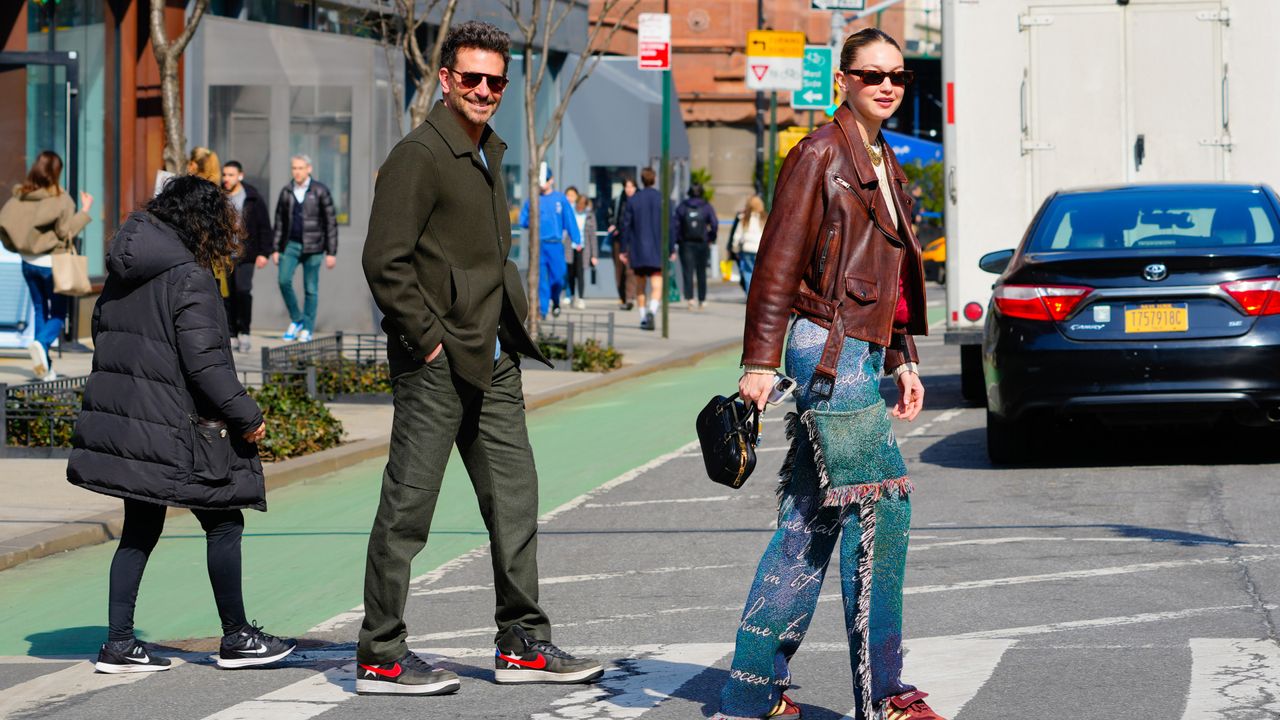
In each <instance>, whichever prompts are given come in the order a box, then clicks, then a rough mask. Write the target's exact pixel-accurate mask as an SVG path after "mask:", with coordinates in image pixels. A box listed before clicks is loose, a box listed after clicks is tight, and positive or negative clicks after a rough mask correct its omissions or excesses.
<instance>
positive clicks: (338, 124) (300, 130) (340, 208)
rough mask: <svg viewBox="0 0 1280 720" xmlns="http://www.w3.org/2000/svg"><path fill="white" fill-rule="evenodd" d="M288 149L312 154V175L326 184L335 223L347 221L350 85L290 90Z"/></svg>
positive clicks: (348, 207)
mask: <svg viewBox="0 0 1280 720" xmlns="http://www.w3.org/2000/svg"><path fill="white" fill-rule="evenodd" d="M289 152H290V155H298V154H302V155H307V156H310V158H311V163H312V168H313V169H312V177H314V178H315V179H316V180H319V181H320V182H322V183H324V184H325V185H326V186H328V187H329V190H331V191H332V192H333V202H334V205H335V206H336V210H337V213H338V223H339V224H341V225H346V224H348V223H349V222H350V210H351V88H349V87H337V86H319V87H295V88H290V90H289Z"/></svg>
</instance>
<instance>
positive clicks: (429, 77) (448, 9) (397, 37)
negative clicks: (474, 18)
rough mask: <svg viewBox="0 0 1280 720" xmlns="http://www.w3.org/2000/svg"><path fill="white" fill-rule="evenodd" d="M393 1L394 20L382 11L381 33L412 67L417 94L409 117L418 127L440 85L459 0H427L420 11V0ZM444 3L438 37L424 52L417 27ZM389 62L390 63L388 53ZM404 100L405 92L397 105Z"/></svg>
mask: <svg viewBox="0 0 1280 720" xmlns="http://www.w3.org/2000/svg"><path fill="white" fill-rule="evenodd" d="M390 4H391V6H392V8H393V9H394V11H395V16H394V20H392V19H391V18H389V17H387V16H386V15H384V14H379V20H378V24H379V29H380V31H381V33H380V34H381V36H382V42H383V46H384V48H390V47H396V48H398V49H399V51H400V53H401V54H402V55H403V56H404V59H405V60H406V61H407V62H408V63H409V68H410V69H411V70H412V71H413V72H412V75H413V84H414V95H413V101H412V103H411V104H410V105H409V117H410V119H411V120H412V122H413V127H417V126H419V125H421V124H422V122H423V121H424V120H426V119H427V113H429V112H431V101H432V99H433V98H434V97H435V94H436V88H438V87H439V85H440V52H441V50H443V49H444V39H445V36H446V35H448V34H449V26H450V25H452V24H453V15H454V12H455V11H456V10H457V9H458V0H427V2H426V4H425V6H423V7H422V12H421V13H419V12H418V9H419V5H420V3H419V2H418V0H391V3H390ZM442 5H443V9H442V14H441V16H440V26H439V28H438V30H437V32H436V36H435V40H434V41H432V42H431V45H430V47H428V48H427V49H426V52H425V53H424V52H423V48H422V44H421V43H419V42H418V31H419V29H421V27H422V25H423V23H425V22H426V21H427V18H429V17H431V15H432V14H433V13H434V12H435V11H436V8H439V7H441V6H442ZM388 64H390V58H389V57H388ZM393 73H394V70H393ZM393 81H395V78H393ZM399 87H400V84H399V82H398V81H396V84H395V89H396V91H397V94H398V93H399ZM403 103H404V100H403V96H401V97H400V98H397V103H396V107H397V108H403V107H404V104H403Z"/></svg>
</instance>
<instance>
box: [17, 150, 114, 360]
mask: <svg viewBox="0 0 1280 720" xmlns="http://www.w3.org/2000/svg"><path fill="white" fill-rule="evenodd" d="M60 177H62V158H61V157H59V156H58V154H57V153H55V152H50V151H48V150H45V151H44V152H42V153H40V154H39V155H38V156H36V161H35V162H34V163H32V165H31V169H30V170H29V171H28V172H27V179H26V182H24V183H22V184H21V185H19V186H18V187H16V188H14V191H13V197H12V198H10V199H9V201H8V202H6V203H5V204H4V207H3V208H0V238H3V240H4V246H5V247H6V248H8V249H9V250H10V251H12V252H16V253H20V254H21V255H22V277H23V279H24V280H26V282H27V290H28V291H29V292H30V293H31V304H32V305H33V306H34V308H35V313H34V314H35V328H34V330H35V337H34V339H32V341H31V344H30V345H28V346H27V351H28V352H30V353H31V365H32V367H31V371H32V374H34V375H35V377H36V378H37V379H40V380H56V379H57V378H58V374H57V373H56V372H54V371H53V360H52V358H51V357H50V356H49V348H50V347H52V345H53V343H54V341H56V340H57V339H58V336H59V335H61V334H62V327H63V325H64V324H65V323H66V320H67V296H65V295H61V294H58V293H55V292H54V268H53V265H54V258H53V255H54V253H55V252H68V251H69V252H72V253H74V249H75V248H74V245H73V244H72V243H73V241H74V240H75V238H76V236H77V235H79V234H80V231H82V230H84V228H85V226H86V225H88V224H89V219H90V218H89V210H90V208H92V207H93V196H92V195H90V194H89V193H87V192H82V193H80V211H79V212H76V203H75V200H73V199H72V198H71V196H70V195H68V194H67V193H66V191H65V190H63V189H62V187H61V186H60V185H59V184H58V178H60ZM84 280H86V281H87V280H88V275H87V274H86V275H85V278H84Z"/></svg>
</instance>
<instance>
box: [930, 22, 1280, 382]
mask: <svg viewBox="0 0 1280 720" xmlns="http://www.w3.org/2000/svg"><path fill="white" fill-rule="evenodd" d="M943 13H944V15H943V60H942V69H943V83H944V90H945V93H944V95H945V127H944V134H943V139H944V146H945V165H946V192H947V205H946V232H947V268H946V270H947V279H948V280H947V293H946V294H947V325H946V333H945V336H944V337H945V341H946V343H947V344H950V345H960V346H961V381H962V383H961V384H962V387H963V389H964V395H965V398H966V399H967V400H969V401H970V402H973V403H977V404H983V403H985V397H986V391H985V388H984V387H983V380H982V365H981V352H980V348H981V344H982V328H983V324H984V322H985V320H986V314H987V313H988V312H990V310H989V308H988V305H989V301H990V298H991V285H992V283H993V281H994V280H995V276H994V275H991V274H989V273H987V272H984V271H982V270H981V269H979V267H978V259H979V258H981V257H982V256H983V255H985V254H986V253H989V252H992V251H995V250H1002V249H1007V248H1013V247H1015V246H1017V244H1018V243H1019V242H1020V241H1021V239H1022V235H1023V233H1024V231H1025V230H1026V229H1027V226H1028V224H1029V223H1030V221H1031V219H1032V217H1033V216H1034V214H1035V212H1036V210H1037V209H1038V208H1039V207H1040V205H1041V203H1042V202H1043V201H1044V199H1045V198H1046V197H1048V196H1049V195H1050V194H1051V193H1053V192H1054V191H1055V190H1059V189H1063V188H1071V187H1081V186H1090V185H1114V184H1118V183H1129V182H1134V183H1148V182H1183V181H1214V180H1230V181H1238V182H1249V183H1268V184H1271V185H1273V186H1280V182H1278V181H1280V53H1277V51H1276V37H1277V34H1280V0H943Z"/></svg>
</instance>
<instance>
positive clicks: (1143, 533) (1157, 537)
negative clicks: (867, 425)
mask: <svg viewBox="0 0 1280 720" xmlns="http://www.w3.org/2000/svg"><path fill="white" fill-rule="evenodd" d="M915 529H917V530H918V529H921V528H915ZM953 530H1107V531H1110V532H1112V533H1114V534H1116V535H1117V536H1119V537H1122V538H1134V539H1139V540H1150V541H1151V542H1167V543H1175V544H1178V545H1182V546H1184V547H1191V546H1196V545H1223V546H1232V545H1240V544H1242V543H1246V542H1248V541H1247V540H1231V539H1229V538H1221V537H1215V536H1213V535H1201V534H1199V533H1191V532H1183V531H1181V530H1165V529H1164V528H1153V527H1141V526H1138V525H1122V524H1117V523H1086V524H1056V523H1040V524H1034V525H1026V524H1023V525H943V526H937V525H930V526H928V531H929V532H931V533H943V532H950V531H953Z"/></svg>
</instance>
